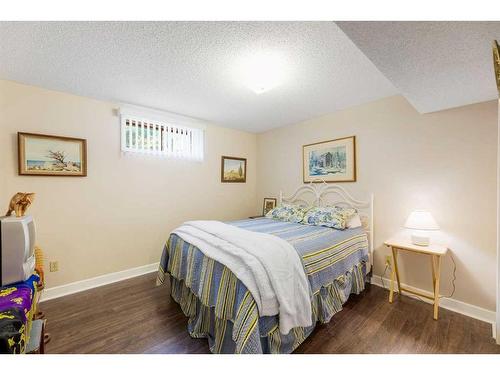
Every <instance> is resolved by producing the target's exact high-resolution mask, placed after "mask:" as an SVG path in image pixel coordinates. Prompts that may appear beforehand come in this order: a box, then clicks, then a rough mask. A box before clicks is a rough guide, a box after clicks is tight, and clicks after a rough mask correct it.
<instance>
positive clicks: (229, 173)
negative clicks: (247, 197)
mask: <svg viewBox="0 0 500 375" xmlns="http://www.w3.org/2000/svg"><path fill="white" fill-rule="evenodd" d="M220 169H221V171H220V181H221V182H246V181H247V159H244V158H235V157H232V156H223V157H222V159H221V167H220Z"/></svg>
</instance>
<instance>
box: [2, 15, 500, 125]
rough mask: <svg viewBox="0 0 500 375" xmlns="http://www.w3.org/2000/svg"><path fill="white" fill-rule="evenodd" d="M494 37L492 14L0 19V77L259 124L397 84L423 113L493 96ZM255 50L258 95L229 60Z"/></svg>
mask: <svg viewBox="0 0 500 375" xmlns="http://www.w3.org/2000/svg"><path fill="white" fill-rule="evenodd" d="M495 38H496V39H500V22H337V23H334V22H0V40H1V41H2V43H0V79H8V80H13V81H18V82H22V83H26V84H31V85H35V86H41V87H45V88H48V89H54V90H60V91H65V92H70V93H74V94H78V95H83V96H89V97H95V98H99V99H105V100H110V101H115V102H124V103H130V104H136V105H142V106H146V107H151V108H156V109H161V110H166V111H171V112H176V113H180V114H184V115H188V116H192V117H197V118H200V119H204V120H207V121H210V122H213V123H216V124H219V125H222V126H226V127H232V128H238V129H243V130H247V131H252V132H260V131H265V130H268V129H271V128H274V127H278V126H284V125H289V124H293V123H297V122H300V121H303V120H306V119H309V118H312V117H316V116H320V115H323V114H326V113H331V112H335V111H337V110H339V109H343V108H348V107H352V106H355V105H358V104H362V103H365V102H368V101H371V100H375V99H379V98H383V97H386V96H390V95H395V94H402V95H404V96H405V97H406V98H407V99H408V100H409V101H410V103H412V104H413V106H414V107H415V108H416V109H417V110H418V111H419V112H421V113H426V112H433V111H438V110H442V109H447V108H451V107H457V106H461V105H466V104H471V103H476V102H482V101H486V100H492V99H494V98H496V97H497V92H496V87H495V80H494V74H493V67H492V57H491V42H492V40H493V39H495ZM262 52H263V53H267V52H272V53H273V54H277V55H279V56H280V57H281V58H282V59H283V63H284V64H283V70H284V72H283V74H282V75H283V77H284V80H283V82H282V83H281V84H280V85H279V86H277V87H275V88H274V89H272V90H270V91H267V92H264V93H262V94H260V95H257V94H256V93H255V92H254V91H252V90H251V89H250V88H248V87H247V86H246V83H245V82H244V79H242V77H241V75H238V71H239V69H240V63H241V62H242V61H248V60H250V59H251V58H252V57H254V56H255V55H256V54H258V53H262ZM269 71H271V70H270V69H268V73H269Z"/></svg>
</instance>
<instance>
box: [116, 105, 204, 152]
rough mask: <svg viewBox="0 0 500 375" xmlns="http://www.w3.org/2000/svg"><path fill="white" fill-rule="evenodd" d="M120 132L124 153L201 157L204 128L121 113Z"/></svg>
mask: <svg viewBox="0 0 500 375" xmlns="http://www.w3.org/2000/svg"><path fill="white" fill-rule="evenodd" d="M121 133H122V136H121V138H122V139H121V144H122V151H123V152H132V153H142V154H152V155H160V156H167V157H175V158H180V159H190V160H203V156H204V150H203V145H204V131H203V129H199V128H194V127H193V128H191V127H187V126H180V125H175V124H170V123H167V122H166V121H156V120H155V121H150V120H147V119H144V118H138V117H136V116H130V115H126V114H122V115H121Z"/></svg>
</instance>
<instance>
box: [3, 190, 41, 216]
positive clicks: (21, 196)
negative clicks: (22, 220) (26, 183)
mask: <svg viewBox="0 0 500 375" xmlns="http://www.w3.org/2000/svg"><path fill="white" fill-rule="evenodd" d="M34 199H35V193H17V194H16V195H14V196H13V197H12V199H11V200H10V203H9V209H8V210H7V213H6V214H5V215H6V216H10V215H12V211H14V212H15V213H16V217H21V216H24V214H25V213H26V210H28V207H29V206H30V205H31V203H33V200H34Z"/></svg>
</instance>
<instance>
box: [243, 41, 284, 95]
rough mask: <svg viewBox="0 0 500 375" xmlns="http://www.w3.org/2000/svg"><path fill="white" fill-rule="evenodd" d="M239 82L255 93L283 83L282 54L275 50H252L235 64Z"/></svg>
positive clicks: (263, 91) (260, 92)
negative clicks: (252, 51)
mask: <svg viewBox="0 0 500 375" xmlns="http://www.w3.org/2000/svg"><path fill="white" fill-rule="evenodd" d="M237 66H238V71H237V76H238V80H239V81H240V82H243V84H244V85H245V86H247V87H248V88H250V89H251V90H252V91H253V92H255V93H256V94H262V93H265V92H267V91H269V90H271V89H273V88H275V87H277V86H280V85H281V84H283V83H284V81H285V79H286V76H287V66H286V64H285V59H284V58H283V56H281V55H280V54H278V53H276V52H269V51H268V52H265V51H260V52H254V53H251V54H248V55H247V56H245V57H244V58H242V59H241V60H240V63H239V64H237Z"/></svg>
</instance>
